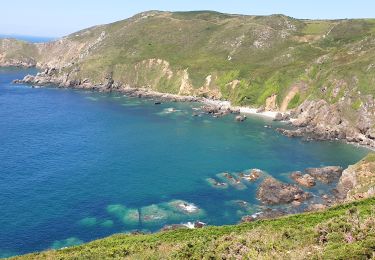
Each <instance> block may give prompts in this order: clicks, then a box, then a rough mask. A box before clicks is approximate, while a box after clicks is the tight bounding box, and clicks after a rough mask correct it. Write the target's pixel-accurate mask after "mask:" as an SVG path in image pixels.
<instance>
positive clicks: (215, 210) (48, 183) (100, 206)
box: [0, 68, 368, 257]
mask: <svg viewBox="0 0 375 260" xmlns="http://www.w3.org/2000/svg"><path fill="white" fill-rule="evenodd" d="M28 73H36V70H35V69H13V68H2V69H0V231H1V232H0V256H2V257H5V256H10V255H17V254H23V253H28V252H33V251H38V250H44V249H48V248H61V247H65V246H69V245H74V244H79V243H82V242H87V241H91V240H94V239H97V238H102V237H105V236H108V235H111V234H114V233H118V232H129V231H132V230H143V231H146V232H148V231H157V230H159V229H160V228H161V227H163V226H164V225H166V224H171V223H186V222H188V221H195V220H200V221H204V222H206V223H208V224H209V225H223V224H234V223H237V222H238V221H239V220H240V219H241V217H242V216H243V215H247V214H253V213H255V212H258V211H259V210H261V207H259V202H258V201H257V200H256V188H257V183H242V184H241V185H229V186H228V187H227V188H226V189H224V188H221V189H220V188H215V187H213V186H212V185H210V183H209V181H208V179H209V178H214V179H216V180H218V181H223V182H224V181H226V180H225V178H221V179H220V176H222V175H220V173H223V172H230V173H239V172H243V171H245V172H246V171H248V170H249V169H253V168H258V169H261V170H263V171H265V173H264V174H267V175H271V176H274V177H275V178H278V179H280V180H282V181H286V182H291V180H290V179H289V178H288V173H289V172H290V171H295V170H303V169H305V168H306V167H319V166H324V165H341V166H342V167H347V166H348V165H349V164H353V163H355V162H356V161H358V160H359V159H361V158H362V157H363V156H365V155H366V154H367V153H368V151H367V150H366V149H363V148H358V147H355V146H352V145H347V144H343V143H339V142H304V141H302V140H301V139H290V138H287V137H285V136H282V135H280V134H278V133H277V132H276V131H274V129H268V128H265V127H264V126H265V125H273V127H276V126H278V125H280V124H281V123H275V122H272V121H270V120H269V119H267V118H262V117H257V116H251V117H249V118H248V119H247V120H246V121H245V122H243V123H238V122H235V119H234V116H233V115H229V116H226V117H222V118H213V117H211V116H208V115H201V116H192V114H193V113H196V112H197V111H195V110H193V108H198V107H200V106H201V105H200V104H197V103H173V102H171V103H163V104H161V105H155V104H154V102H155V101H152V100H145V99H138V98H129V97H126V96H124V95H122V94H116V93H112V94H108V93H107V94H104V93H96V92H90V91H82V90H67V89H58V88H52V87H51V88H32V87H30V86H26V85H12V84H11V81H12V80H13V79H17V78H22V77H23V76H24V75H26V74H28ZM316 189H317V192H322V191H320V190H318V189H320V188H319V186H318V187H317V188H316ZM237 200H243V201H246V202H247V204H246V205H244V204H241V205H240V204H238V203H237ZM184 203H186V205H188V207H190V206H192V205H194V206H196V207H197V208H194V207H193V211H194V209H195V211H194V212H192V213H189V212H186V211H184V210H181V205H184ZM186 205H184V206H186Z"/></svg>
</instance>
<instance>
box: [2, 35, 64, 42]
mask: <svg viewBox="0 0 375 260" xmlns="http://www.w3.org/2000/svg"><path fill="white" fill-rule="evenodd" d="M0 38H13V39H17V40H23V41H27V42H33V43H40V42H50V41H53V40H55V39H57V38H56V37H41V36H30V35H15V34H0Z"/></svg>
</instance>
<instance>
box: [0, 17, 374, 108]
mask: <svg viewBox="0 0 375 260" xmlns="http://www.w3.org/2000/svg"><path fill="white" fill-rule="evenodd" d="M2 42H3V41H2ZM0 44H1V41H0ZM0 46H1V45H0ZM374 46H375V20H374V19H363V20H322V21H320V20H298V19H294V18H291V17H288V16H284V15H271V16H244V15H228V14H222V13H217V12H210V11H200V12H175V13H170V12H159V11H150V12H145V13H142V14H139V15H136V16H134V17H132V18H130V19H127V20H123V21H119V22H115V23H112V24H108V25H101V26H95V27H92V28H89V29H85V30H82V31H79V32H77V33H73V34H71V35H69V36H67V37H64V38H63V39H61V40H58V41H56V42H54V43H51V44H44V45H43V44H38V48H37V49H38V50H37V51H35V47H30V48H17V49H15V48H8V50H9V51H3V52H4V53H5V54H3V55H4V56H5V58H4V59H6V58H10V57H12V56H15V55H16V56H17V55H18V56H22V57H23V56H30V57H32V58H33V59H35V60H36V61H37V62H39V66H41V67H43V66H44V67H45V66H49V67H56V68H58V69H59V75H64V74H66V75H68V76H69V77H70V78H71V79H75V80H83V79H85V78H87V79H90V80H91V81H92V82H93V83H95V84H99V83H102V82H103V81H104V80H105V78H106V77H108V76H110V77H112V78H113V79H114V81H115V82H119V83H121V84H123V85H130V86H133V87H149V88H152V89H154V90H157V91H160V92H168V93H176V94H177V93H180V94H194V95H202V96H210V97H216V98H221V99H228V100H230V101H232V102H233V103H234V104H238V105H252V106H260V105H264V104H265V100H266V99H267V97H269V96H271V95H273V94H275V95H277V99H276V101H277V104H276V105H277V106H278V107H281V106H282V105H283V101H284V99H285V97H286V96H287V95H288V93H289V94H290V90H291V89H292V88H293V87H294V90H293V93H292V94H291V95H289V97H288V99H287V100H285V103H286V104H284V107H285V106H286V105H288V104H289V101H290V99H292V98H293V97H294V95H295V93H298V95H297V97H296V98H295V99H294V100H293V102H292V103H290V104H289V108H293V107H296V106H297V105H299V104H300V103H302V102H303V101H304V100H305V99H307V98H323V99H325V100H327V101H328V102H330V103H335V102H338V101H339V100H340V98H342V97H344V95H345V94H346V92H350V94H351V95H353V97H351V99H352V100H351V104H352V107H353V109H354V110H355V109H357V108H358V107H359V106H360V105H361V100H362V99H363V97H364V96H365V95H367V94H373V93H374V89H373V86H374V82H375V74H374V70H375V66H374V63H375V52H374ZM15 53H17V54H15ZM207 77H209V79H208V80H207ZM183 82H184V83H186V84H183ZM182 85H184V86H182ZM322 89H324V91H322Z"/></svg>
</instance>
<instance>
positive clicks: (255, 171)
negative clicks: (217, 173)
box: [238, 169, 262, 181]
mask: <svg viewBox="0 0 375 260" xmlns="http://www.w3.org/2000/svg"><path fill="white" fill-rule="evenodd" d="M261 174H262V171H261V170H259V169H252V170H251V172H250V174H245V173H240V174H239V175H238V176H239V177H240V178H241V179H244V180H247V181H255V180H257V179H259V177H260V176H261Z"/></svg>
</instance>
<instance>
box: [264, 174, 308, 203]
mask: <svg viewBox="0 0 375 260" xmlns="http://www.w3.org/2000/svg"><path fill="white" fill-rule="evenodd" d="M257 198H258V199H259V200H260V201H261V202H262V203H263V204H267V205H277V204H286V203H291V202H293V201H300V202H302V201H305V200H306V199H308V198H310V194H309V193H307V192H304V191H303V190H302V189H300V188H299V187H298V186H296V185H292V184H286V183H282V182H280V181H278V180H276V179H274V178H270V177H269V178H266V179H265V180H264V181H263V182H262V184H261V185H260V186H259V189H258V192H257Z"/></svg>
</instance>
